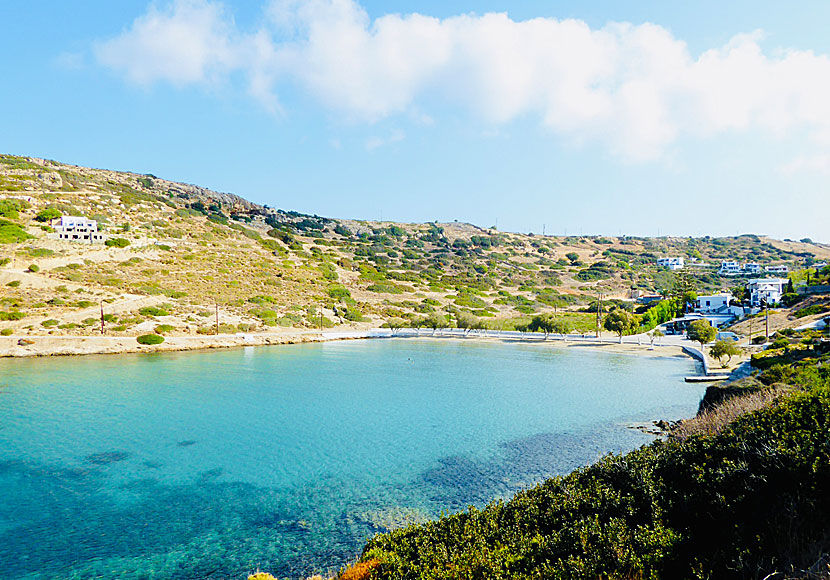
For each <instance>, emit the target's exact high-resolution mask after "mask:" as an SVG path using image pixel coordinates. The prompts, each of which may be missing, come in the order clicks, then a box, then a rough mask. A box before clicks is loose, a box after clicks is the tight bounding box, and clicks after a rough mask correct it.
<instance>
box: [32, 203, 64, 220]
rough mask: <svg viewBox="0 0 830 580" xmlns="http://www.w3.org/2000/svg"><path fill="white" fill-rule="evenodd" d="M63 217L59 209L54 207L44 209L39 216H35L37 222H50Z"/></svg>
mask: <svg viewBox="0 0 830 580" xmlns="http://www.w3.org/2000/svg"><path fill="white" fill-rule="evenodd" d="M61 215H62V214H61V212H60V210H59V209H57V208H54V207H47V208H46V209H42V210H40V211H39V212H37V215H36V216H35V221H39V222H48V221H51V220H53V219H55V218H59V217H61Z"/></svg>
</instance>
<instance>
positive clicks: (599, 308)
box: [597, 292, 602, 338]
mask: <svg viewBox="0 0 830 580" xmlns="http://www.w3.org/2000/svg"><path fill="white" fill-rule="evenodd" d="M601 320H602V292H598V293H597V338H599V327H600V324H601V322H600V321H601Z"/></svg>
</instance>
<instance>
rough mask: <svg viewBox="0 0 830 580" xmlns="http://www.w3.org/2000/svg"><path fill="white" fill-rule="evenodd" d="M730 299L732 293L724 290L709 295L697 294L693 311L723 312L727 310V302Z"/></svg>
mask: <svg viewBox="0 0 830 580" xmlns="http://www.w3.org/2000/svg"><path fill="white" fill-rule="evenodd" d="M731 300H732V295H731V294H728V293H726V292H721V293H720V294H712V295H710V296H698V297H697V300H695V303H694V308H695V312H700V313H702V314H703V313H707V314H709V313H723V312H728V311H729V302H730V301H731Z"/></svg>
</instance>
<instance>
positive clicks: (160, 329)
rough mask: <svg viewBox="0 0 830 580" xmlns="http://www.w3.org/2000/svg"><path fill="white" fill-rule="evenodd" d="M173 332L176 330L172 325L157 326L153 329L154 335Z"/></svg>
mask: <svg viewBox="0 0 830 580" xmlns="http://www.w3.org/2000/svg"><path fill="white" fill-rule="evenodd" d="M174 330H176V327H175V326H173V325H172V324H159V325H158V326H156V327H155V328H154V329H153V331H154V332H155V333H156V334H167V333H168V332H173V331H174Z"/></svg>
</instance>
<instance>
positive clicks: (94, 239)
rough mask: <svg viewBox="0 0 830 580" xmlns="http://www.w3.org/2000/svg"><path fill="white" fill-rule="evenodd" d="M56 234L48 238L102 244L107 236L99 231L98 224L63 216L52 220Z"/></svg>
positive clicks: (85, 219) (88, 220)
mask: <svg viewBox="0 0 830 580" xmlns="http://www.w3.org/2000/svg"><path fill="white" fill-rule="evenodd" d="M52 228H54V230H55V233H53V234H49V235H48V236H47V237H49V238H52V239H55V240H67V241H70V242H82V243H86V244H96V243H97V244H100V243H103V242H104V240H106V236H105V235H104V234H102V233H101V232H99V231H98V222H97V221H95V220H90V219H87V218H85V217H77V216H63V217H61V218H58V219H56V220H52Z"/></svg>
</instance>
